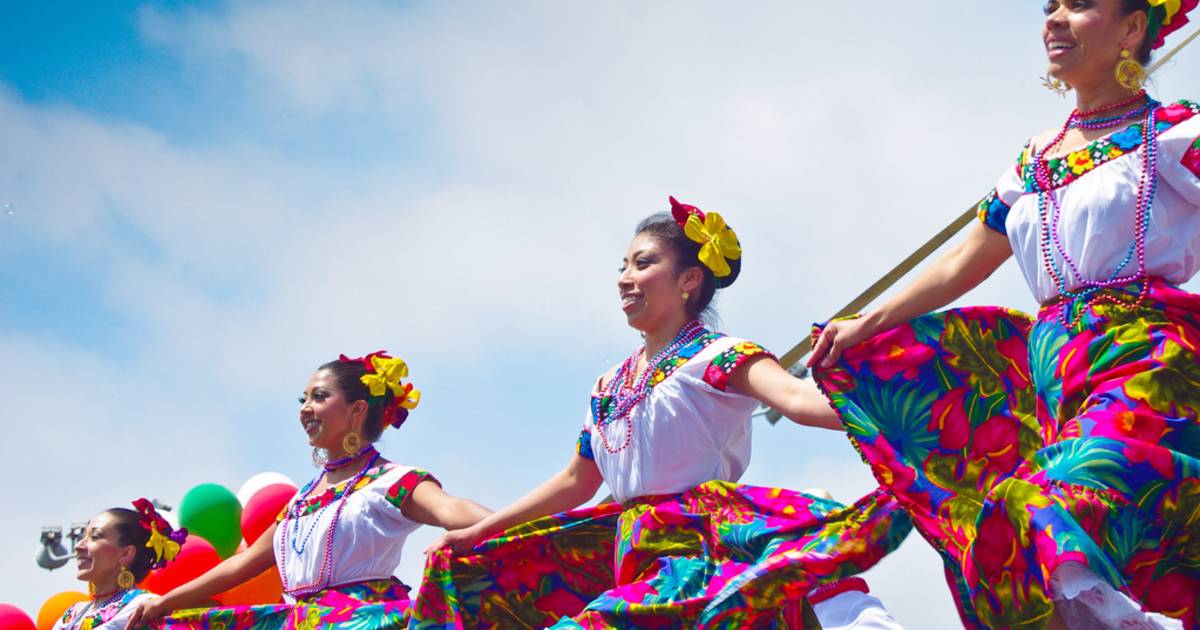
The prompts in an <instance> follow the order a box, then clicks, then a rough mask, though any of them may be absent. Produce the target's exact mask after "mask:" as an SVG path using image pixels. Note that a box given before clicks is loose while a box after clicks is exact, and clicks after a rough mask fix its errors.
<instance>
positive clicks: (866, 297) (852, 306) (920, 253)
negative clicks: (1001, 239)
mask: <svg viewBox="0 0 1200 630" xmlns="http://www.w3.org/2000/svg"><path fill="white" fill-rule="evenodd" d="M979 203H982V200H980V202H978V203H976V204H975V205H974V206H971V207H970V208H969V209H967V211H966V212H963V213H962V214H961V215H959V216H958V217H956V218H955V219H954V220H953V221H951V222H950V224H949V225H947V226H946V227H944V228H942V231H940V232H938V233H937V234H934V235H933V238H931V239H929V240H928V241H925V244H924V245H921V246H920V247H918V248H917V250H916V251H914V252H913V253H911V254H909V255H908V258H905V259H904V260H902V261H900V264H898V265H896V266H895V267H892V270H891V271H889V272H887V273H886V274H884V276H883V277H882V278H880V279H878V280H876V281H875V283H874V284H872V285H871V286H869V287H867V290H866V291H863V292H862V293H860V294H858V297H856V298H854V299H853V300H850V303H849V304H847V305H845V306H843V307H842V308H841V310H839V311H838V312H837V313H835V314H834V316H833V317H834V318H837V317H845V316H847V315H853V314H855V313H858V312H859V311H861V310H863V309H864V308H866V306H867V305H868V304H870V303H871V302H873V301H874V300H875V298H877V297H879V296H880V295H882V294H883V292H884V291H887V290H888V289H890V288H891V287H892V285H894V284H896V283H897V282H899V281H900V278H903V277H904V276H905V275H906V274H908V272H910V271H912V270H913V268H915V267H916V266H917V265H919V264H921V262H922V261H923V260H925V259H926V258H928V257H929V256H930V255H931V254H933V252H935V251H937V248H939V247H941V246H942V245H945V244H946V241H948V240H950V238H951V237H952V236H954V235H955V234H957V233H958V232H959V231H960V230H962V229H963V228H964V227H966V226H967V225H969V224H970V223H971V221H974V220H975V216H976V209H977V208H978V207H979ZM811 350H812V337H810V336H807V335H806V336H805V337H804V339H802V340H801V341H800V343H798V344H796V345H795V346H793V347H792V349H791V350H788V351H787V352H786V353H784V355H783V356H782V357H780V358H779V364H780V365H782V366H783V368H784V369H785V370H786V369H791V368H792V366H794V365H796V364H797V363H799V362H800V359H803V358H804V357H805V356H806V355H807V354H808V353H809V351H811ZM782 417H783V416H782V414H780V413H779V412H778V411H776V410H774V409H769V410H767V420H769V421H770V422H771V424H775V423H776V422H779V419H780V418H782Z"/></svg>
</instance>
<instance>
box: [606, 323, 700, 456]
mask: <svg viewBox="0 0 1200 630" xmlns="http://www.w3.org/2000/svg"><path fill="white" fill-rule="evenodd" d="M704 332H705V330H704V325H703V324H701V323H700V322H699V321H698V320H692V321H690V322H688V323H686V324H684V326H683V328H681V329H680V330H679V333H678V334H677V335H675V339H673V340H672V341H671V343H669V344H667V345H666V347H664V348H663V349H662V350H659V351H658V353H657V354H655V355H654V357H653V358H652V359H650V360H649V361H647V362H646V369H645V370H643V371H642V373H641V375H638V376H637V378H636V379H635V378H634V376H635V374H637V364H638V360H639V359H641V358H642V355H643V354H645V352H646V346H645V344H643V345H641V346H640V347H638V348H637V349H636V350H634V351H633V354H631V355H629V358H628V359H625V361H624V362H623V363H621V367H619V368H617V373H616V374H613V377H612V379H611V380H609V381H608V384H607V385H606V386H605V388H604V392H602V394H601V396H600V398H599V399H597V400H594V401H593V403H592V411H593V414H592V415H593V416H594V418H595V420H596V430H597V431H599V433H600V442H601V443H603V444H604V450H606V451H608V452H609V453H619V452H621V451H623V450H625V449H626V448H627V447H628V446H629V443H630V441H631V440H632V439H633V418H632V417H631V416H630V415H629V412H630V411H633V408H634V407H636V406H637V405H638V404H639V403H641V402H642V401H643V400H645V398H646V396H647V395H649V394H650V378H651V377H652V376H653V375H654V371H655V368H656V366H657V365H658V364H659V363H660V362H662V361H663V360H664V359H666V358H667V357H669V356H672V355H674V354H675V353H677V352H679V351H680V350H681V349H682V348H683V347H684V346H686V345H688V344H689V343H691V342H693V341H695V340H696V338H697V337H699V336H700V335H702V334H704ZM605 399H607V400H611V401H612V406H611V407H610V408H609V409H610V410H609V413H608V415H607V417H605V418H601V417H600V413H599V412H600V409H601V407H602V405H601V404H599V402H600V400H605ZM616 419H624V421H625V439H624V440H623V441H622V442H621V445H620V446H618V447H616V448H613V447H612V445H611V444H609V442H608V436H607V435H605V427H604V425H607V424H611V423H612V422H613V421H614V420H616Z"/></svg>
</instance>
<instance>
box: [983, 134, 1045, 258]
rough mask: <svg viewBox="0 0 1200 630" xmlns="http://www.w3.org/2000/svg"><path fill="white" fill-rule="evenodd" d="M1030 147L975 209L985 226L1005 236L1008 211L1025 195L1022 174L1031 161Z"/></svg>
mask: <svg viewBox="0 0 1200 630" xmlns="http://www.w3.org/2000/svg"><path fill="white" fill-rule="evenodd" d="M1030 146H1031V142H1026V143H1025V148H1023V149H1021V155H1020V156H1019V157H1018V158H1017V162H1016V164H1014V165H1013V166H1010V167H1009V168H1007V169H1005V170H1004V174H1003V175H1001V176H1000V180H999V181H998V182H996V187H995V188H993V189H992V191H991V192H990V193H988V194H987V196H986V197H984V198H983V201H980V202H979V205H978V206H976V207H975V212H976V214H977V215H978V216H979V220H980V221H982V222H983V224H984V225H986V226H987V227H989V228H991V229H993V230H995V231H997V232H999V233H1001V234H1003V235H1005V236H1007V235H1008V229H1007V228H1005V225H1004V224H1005V223H1006V222H1007V221H1008V211H1009V209H1010V208H1012V206H1013V204H1014V203H1016V202H1017V199H1020V198H1021V195H1023V194H1025V178H1024V176H1023V174H1022V173H1023V171H1024V169H1025V165H1026V164H1027V163H1029V160H1030V159H1031V158H1030V155H1029V153H1030Z"/></svg>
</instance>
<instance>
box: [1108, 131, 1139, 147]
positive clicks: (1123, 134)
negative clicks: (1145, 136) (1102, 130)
mask: <svg viewBox="0 0 1200 630" xmlns="http://www.w3.org/2000/svg"><path fill="white" fill-rule="evenodd" d="M1109 140H1111V142H1112V144H1114V145H1116V146H1117V148H1120V149H1121V150H1122V151H1123V152H1129V151H1132V150H1134V149H1135V148H1138V146H1140V145H1141V125H1133V126H1129V127H1126V128H1123V130H1121V131H1118V132H1116V133H1114V134H1112V136H1111V137H1109Z"/></svg>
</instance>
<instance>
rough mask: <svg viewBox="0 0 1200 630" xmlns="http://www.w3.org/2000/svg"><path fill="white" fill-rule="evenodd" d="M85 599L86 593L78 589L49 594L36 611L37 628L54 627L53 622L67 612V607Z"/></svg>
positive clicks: (40, 629)
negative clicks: (48, 597)
mask: <svg viewBox="0 0 1200 630" xmlns="http://www.w3.org/2000/svg"><path fill="white" fill-rule="evenodd" d="M87 599H88V596H87V594H85V593H80V592H78V591H63V592H61V593H59V594H57V595H51V596H50V599H47V600H46V602H45V603H43V604H42V608H41V610H39V611H38V614H37V628H38V630H50V629H51V628H53V627H54V622H56V621H58V620H59V619H62V616H63V615H65V614H66V613H67V609H68V608H70V607H71V606H73V605H75V604H78V603H79V602H85V601H87Z"/></svg>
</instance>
